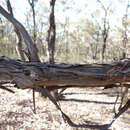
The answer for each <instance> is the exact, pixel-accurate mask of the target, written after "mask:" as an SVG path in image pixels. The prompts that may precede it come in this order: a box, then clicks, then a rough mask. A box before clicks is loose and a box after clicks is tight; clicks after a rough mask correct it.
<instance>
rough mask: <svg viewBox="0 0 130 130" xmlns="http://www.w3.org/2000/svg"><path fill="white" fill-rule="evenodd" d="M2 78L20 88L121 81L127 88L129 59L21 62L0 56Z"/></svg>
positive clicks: (3, 80) (116, 83)
mask: <svg viewBox="0 0 130 130" xmlns="http://www.w3.org/2000/svg"><path fill="white" fill-rule="evenodd" d="M126 63H127V64H126ZM124 65H125V66H124ZM5 81H10V83H14V84H17V86H18V87H19V88H21V89H27V88H36V87H37V86H46V88H48V89H58V88H65V87H66V88H67V87H102V86H106V85H110V84H115V85H117V86H118V85H119V84H120V83H122V82H123V83H124V84H126V85H127V87H128V86H129V81H130V60H129V59H127V60H122V61H118V62H112V63H107V64H82V65H81V64H49V63H41V62H24V61H19V60H14V59H10V58H6V57H0V82H5Z"/></svg>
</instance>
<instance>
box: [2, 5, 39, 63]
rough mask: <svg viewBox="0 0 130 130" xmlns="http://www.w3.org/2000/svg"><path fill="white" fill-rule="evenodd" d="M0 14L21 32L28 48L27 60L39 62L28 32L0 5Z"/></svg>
mask: <svg viewBox="0 0 130 130" xmlns="http://www.w3.org/2000/svg"><path fill="white" fill-rule="evenodd" d="M0 13H1V14H2V15H3V16H4V17H5V18H7V19H8V20H9V21H10V22H11V23H12V24H13V25H14V26H15V27H16V28H17V29H19V31H20V32H21V34H22V36H23V38H24V41H25V43H26V45H27V48H28V53H29V60H30V61H40V59H39V57H38V54H37V53H38V50H37V48H36V45H34V43H33V42H32V39H31V38H30V36H29V34H28V32H27V31H26V29H25V28H24V26H23V25H22V24H21V23H20V22H19V21H17V20H16V19H15V18H14V17H13V16H11V14H9V13H8V12H7V11H6V10H5V9H4V8H3V7H2V6H1V5H0Z"/></svg>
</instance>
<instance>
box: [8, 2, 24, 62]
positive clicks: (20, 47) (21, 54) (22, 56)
mask: <svg viewBox="0 0 130 130" xmlns="http://www.w3.org/2000/svg"><path fill="white" fill-rule="evenodd" d="M7 8H8V11H9V13H10V14H11V16H12V17H14V15H13V10H12V7H11V3H10V0H7ZM14 30H15V33H16V35H17V37H18V40H19V41H18V43H17V46H16V50H17V53H18V56H19V57H20V59H21V60H23V61H25V56H24V52H23V49H22V35H21V33H20V31H19V29H18V28H16V27H15V26H14Z"/></svg>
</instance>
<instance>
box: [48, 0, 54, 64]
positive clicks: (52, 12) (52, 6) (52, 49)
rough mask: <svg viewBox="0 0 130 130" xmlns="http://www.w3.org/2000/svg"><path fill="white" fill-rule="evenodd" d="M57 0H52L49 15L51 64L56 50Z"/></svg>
mask: <svg viewBox="0 0 130 130" xmlns="http://www.w3.org/2000/svg"><path fill="white" fill-rule="evenodd" d="M55 2H56V0H51V1H50V8H51V13H50V17H49V24H50V25H49V30H48V37H47V42H48V52H49V62H50V63H51V64H53V63H54V52H55V39H56V26H55V15H54V7H55Z"/></svg>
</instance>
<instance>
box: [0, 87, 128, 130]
mask: <svg viewBox="0 0 130 130" xmlns="http://www.w3.org/2000/svg"><path fill="white" fill-rule="evenodd" d="M13 90H14V91H15V94H12V93H9V92H7V91H5V90H1V89H0V95H1V96H0V130H103V129H104V130H107V129H109V130H130V110H128V111H127V112H126V113H124V114H123V115H122V116H120V117H119V118H118V119H117V120H116V121H115V122H113V123H112V124H110V123H111V121H112V119H113V116H114V113H113V106H114V102H115V99H116V95H117V90H116V89H108V90H102V88H93V89H90V88H87V89H80V88H76V89H74V88H70V89H66V90H65V91H64V92H63V95H62V96H63V97H62V99H61V100H60V101H59V103H60V106H61V108H62V110H63V111H64V112H65V113H66V114H67V115H68V116H69V117H70V118H71V120H72V121H73V122H74V124H75V125H74V126H69V125H68V124H67V123H65V122H64V121H63V119H62V116H61V113H60V112H59V111H58V110H57V109H56V107H55V106H54V104H52V103H51V101H49V100H48V99H44V98H42V97H40V96H39V94H38V93H36V112H37V114H34V113H33V102H32V91H31V90H19V89H16V88H13Z"/></svg>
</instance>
